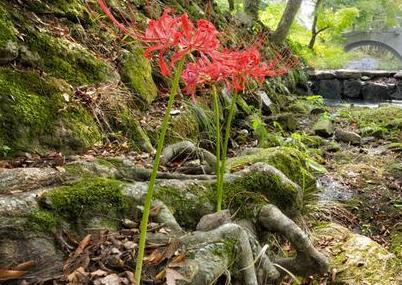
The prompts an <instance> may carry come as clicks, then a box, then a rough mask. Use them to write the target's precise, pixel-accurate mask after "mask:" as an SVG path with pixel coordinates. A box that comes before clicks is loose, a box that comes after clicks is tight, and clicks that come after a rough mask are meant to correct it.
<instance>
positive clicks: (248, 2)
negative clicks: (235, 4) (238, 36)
mask: <svg viewBox="0 0 402 285" xmlns="http://www.w3.org/2000/svg"><path fill="white" fill-rule="evenodd" d="M260 2H261V0H244V12H245V13H246V14H247V15H249V16H250V17H251V18H252V19H253V20H258V10H259V8H260Z"/></svg>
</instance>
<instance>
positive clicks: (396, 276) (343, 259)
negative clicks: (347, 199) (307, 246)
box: [314, 223, 402, 285]
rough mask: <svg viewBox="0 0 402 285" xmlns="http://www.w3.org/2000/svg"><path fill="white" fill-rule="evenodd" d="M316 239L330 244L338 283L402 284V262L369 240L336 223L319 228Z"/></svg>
mask: <svg viewBox="0 0 402 285" xmlns="http://www.w3.org/2000/svg"><path fill="white" fill-rule="evenodd" d="M314 237H315V239H317V240H323V241H325V242H326V243H327V246H326V249H327V251H328V254H330V255H331V258H330V261H331V267H332V268H334V269H336V272H337V274H336V284H344V285H348V284H350V285H352V284H367V285H376V284H387V285H388V284H389V285H397V284H401V283H402V273H401V270H400V269H401V268H402V262H401V260H400V259H398V258H396V257H395V255H394V254H392V253H390V252H389V251H387V250H386V249H385V248H384V247H382V246H381V245H379V244H378V243H376V242H374V241H373V240H371V239H369V238H368V237H365V236H362V235H359V234H354V233H352V232H351V231H350V230H348V229H346V228H344V227H342V226H340V225H338V224H334V223H329V224H323V225H320V226H318V227H316V228H315V230H314Z"/></svg>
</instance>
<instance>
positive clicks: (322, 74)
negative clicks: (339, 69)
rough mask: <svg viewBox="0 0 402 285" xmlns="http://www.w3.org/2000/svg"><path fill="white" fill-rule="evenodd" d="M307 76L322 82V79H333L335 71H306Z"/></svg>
mask: <svg viewBox="0 0 402 285" xmlns="http://www.w3.org/2000/svg"><path fill="white" fill-rule="evenodd" d="M308 75H309V76H310V78H312V79H317V80H324V79H335V78H336V74H335V71H333V70H313V71H308Z"/></svg>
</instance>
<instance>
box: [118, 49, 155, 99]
mask: <svg viewBox="0 0 402 285" xmlns="http://www.w3.org/2000/svg"><path fill="white" fill-rule="evenodd" d="M120 75H121V78H122V80H123V82H124V83H125V84H126V85H127V86H128V88H129V89H130V90H131V91H132V92H133V93H134V94H135V96H138V97H139V99H140V101H141V102H143V103H145V104H146V105H147V106H148V105H149V104H151V103H152V101H154V100H155V98H156V97H157V95H158V90H157V88H156V85H155V83H154V81H153V79H152V68H151V64H150V62H149V61H148V59H146V58H145V56H144V51H143V50H142V49H140V48H136V49H133V50H132V51H131V52H129V51H125V52H124V53H123V56H122V59H121V62H120Z"/></svg>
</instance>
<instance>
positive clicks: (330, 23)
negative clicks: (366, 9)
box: [308, 0, 359, 49]
mask: <svg viewBox="0 0 402 285" xmlns="http://www.w3.org/2000/svg"><path fill="white" fill-rule="evenodd" d="M322 3H323V2H322V0H317V2H316V7H315V11H314V20H313V26H312V29H311V39H310V43H309V45H308V46H309V48H310V49H313V48H314V44H315V42H316V40H317V37H318V35H319V34H323V32H325V37H326V39H331V40H334V39H335V40H342V38H341V35H342V32H344V31H345V30H346V29H348V28H350V27H352V25H353V23H354V22H355V20H356V19H357V17H359V10H358V9H357V8H355V7H344V8H340V9H339V10H337V11H334V9H332V8H331V9H325V8H324V7H321V4H322Z"/></svg>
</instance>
